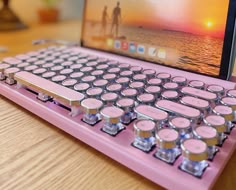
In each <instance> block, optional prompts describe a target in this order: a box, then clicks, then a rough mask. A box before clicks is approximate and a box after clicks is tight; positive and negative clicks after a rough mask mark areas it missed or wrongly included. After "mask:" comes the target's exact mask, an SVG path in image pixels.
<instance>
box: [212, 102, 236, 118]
mask: <svg viewBox="0 0 236 190" xmlns="http://www.w3.org/2000/svg"><path fill="white" fill-rule="evenodd" d="M212 111H213V113H215V114H216V115H220V116H222V117H224V118H225V120H226V121H233V120H234V113H233V109H232V108H231V107H229V106H224V105H217V106H216V107H215V108H213V109H212Z"/></svg>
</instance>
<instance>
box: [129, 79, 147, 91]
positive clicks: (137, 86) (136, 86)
mask: <svg viewBox="0 0 236 190" xmlns="http://www.w3.org/2000/svg"><path fill="white" fill-rule="evenodd" d="M144 86H145V84H144V83H143V82H139V81H137V82H131V83H130V84H129V87H130V88H133V89H137V90H141V89H143V88H144Z"/></svg>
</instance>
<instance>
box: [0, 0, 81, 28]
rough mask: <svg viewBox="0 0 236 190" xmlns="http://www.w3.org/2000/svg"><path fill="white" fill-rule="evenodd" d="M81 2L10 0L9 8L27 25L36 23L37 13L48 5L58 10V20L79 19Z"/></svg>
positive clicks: (79, 0)
mask: <svg viewBox="0 0 236 190" xmlns="http://www.w3.org/2000/svg"><path fill="white" fill-rule="evenodd" d="M83 2H84V1H83V0H49V1H47V0H33V1H32V0H31V1H29V0H11V1H10V7H11V8H12V10H13V11H14V12H15V13H16V14H17V15H18V16H19V17H20V19H21V20H22V21H24V22H25V23H26V24H28V25H29V24H31V23H36V22H38V20H39V18H38V11H39V10H40V9H42V8H45V7H46V6H48V5H47V4H48V3H49V4H50V5H49V6H52V7H57V8H58V10H59V11H60V20H68V19H79V18H81V15H82V8H83ZM1 3H2V1H0V4H1ZM0 7H1V5H0Z"/></svg>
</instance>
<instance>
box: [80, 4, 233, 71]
mask: <svg viewBox="0 0 236 190" xmlns="http://www.w3.org/2000/svg"><path fill="white" fill-rule="evenodd" d="M228 9H229V0H176V1H173V0H119V1H116V0H99V1H97V0H87V1H86V6H85V10H84V11H85V12H84V22H83V35H82V44H83V46H85V47H90V48H94V49H98V50H103V51H108V52H113V53H116V54H120V55H125V56H128V57H133V58H137V59H141V60H145V61H149V62H153V63H157V64H161V65H167V66H171V67H175V68H179V69H184V70H188V71H192V72H196V73H202V74H207V75H211V76H218V75H219V73H220V68H221V60H222V51H223V45H224V36H225V30H226V21H227V15H228Z"/></svg>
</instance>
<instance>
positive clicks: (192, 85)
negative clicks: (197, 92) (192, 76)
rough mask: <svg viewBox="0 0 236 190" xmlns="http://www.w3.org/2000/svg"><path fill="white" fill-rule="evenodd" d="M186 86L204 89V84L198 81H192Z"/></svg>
mask: <svg viewBox="0 0 236 190" xmlns="http://www.w3.org/2000/svg"><path fill="white" fill-rule="evenodd" d="M188 85H189V86H190V87H193V88H198V89H204V86H205V83H204V82H202V81H200V80H192V81H190V82H189V84H188Z"/></svg>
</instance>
